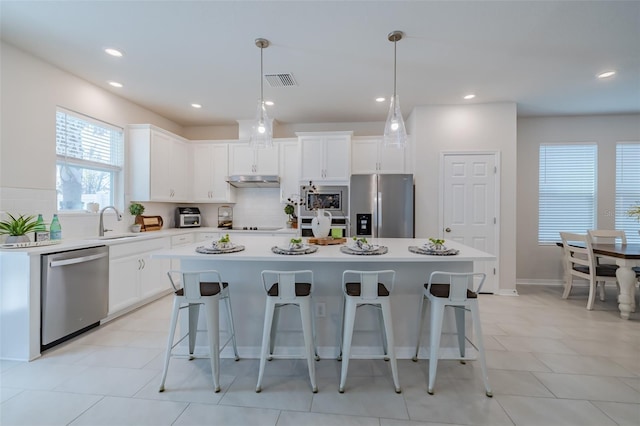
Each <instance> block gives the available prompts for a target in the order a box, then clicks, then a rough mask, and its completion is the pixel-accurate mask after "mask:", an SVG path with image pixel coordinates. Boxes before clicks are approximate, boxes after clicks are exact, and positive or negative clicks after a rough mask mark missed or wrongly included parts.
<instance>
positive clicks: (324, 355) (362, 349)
mask: <svg viewBox="0 0 640 426" xmlns="http://www.w3.org/2000/svg"><path fill="white" fill-rule="evenodd" d="M207 350H208V348H207V347H204V346H196V352H197V353H206V352H207ZM260 350H261V348H260V347H259V346H241V347H238V355H240V358H244V359H260ZM302 350H303V348H301V347H277V348H276V354H278V355H281V356H283V357H286V358H304V355H303V354H302ZM415 350H416V348H414V347H408V346H401V347H396V358H397V359H411V358H413V355H414V354H415ZM338 352H339V349H338V347H337V346H320V347H318V355H319V356H320V359H336V357H337V356H338ZM465 352H466V353H465V357H464V358H461V357H460V354H459V352H458V348H457V347H451V348H440V354H439V355H440V356H439V358H438V359H464V360H474V359H476V358H477V354H478V352H477V351H476V349H475V348H474V347H473V346H467V348H466V349H465ZM351 354H352V355H351V359H372V358H377V357H380V356H382V352H381V348H375V347H369V346H354V347H353V348H351ZM234 356H235V355H234V353H233V348H232V347H229V346H227V347H226V348H224V349H223V350H222V352H220V358H234ZM418 358H419V359H429V351H428V348H421V349H420V352H419V353H418Z"/></svg>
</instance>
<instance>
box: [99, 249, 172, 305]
mask: <svg viewBox="0 0 640 426" xmlns="http://www.w3.org/2000/svg"><path fill="white" fill-rule="evenodd" d="M169 247H170V239H169V238H166V237H165V238H157V239H153V240H146V241H136V242H131V243H125V244H118V245H113V246H111V247H109V259H110V260H109V315H112V314H115V313H117V312H120V311H124V310H126V309H127V308H130V307H132V306H135V305H136V304H138V303H140V302H142V301H145V300H147V299H149V298H152V297H153V296H156V295H158V294H160V293H163V292H165V291H166V290H169V289H170V284H169V280H168V278H167V275H166V272H167V271H168V270H169V268H170V265H171V263H170V260H169V259H151V253H152V252H154V251H156V250H160V249H167V248H169Z"/></svg>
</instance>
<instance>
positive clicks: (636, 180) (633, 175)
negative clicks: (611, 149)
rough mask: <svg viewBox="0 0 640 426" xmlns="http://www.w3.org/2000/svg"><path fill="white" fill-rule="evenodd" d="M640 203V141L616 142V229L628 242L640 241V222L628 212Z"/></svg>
mask: <svg viewBox="0 0 640 426" xmlns="http://www.w3.org/2000/svg"><path fill="white" fill-rule="evenodd" d="M637 205H640V141H633V142H618V143H616V216H615V221H616V223H615V226H616V229H620V230H624V231H625V234H626V236H627V242H629V243H640V235H639V234H638V232H639V231H640V223H639V222H638V220H637V219H636V218H633V217H630V216H629V215H628V214H627V212H628V211H629V209H630V208H631V207H632V206H637Z"/></svg>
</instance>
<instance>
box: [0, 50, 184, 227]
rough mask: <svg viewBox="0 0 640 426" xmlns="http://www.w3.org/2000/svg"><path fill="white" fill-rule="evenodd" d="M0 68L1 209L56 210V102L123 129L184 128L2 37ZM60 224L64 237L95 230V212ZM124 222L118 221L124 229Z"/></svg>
mask: <svg viewBox="0 0 640 426" xmlns="http://www.w3.org/2000/svg"><path fill="white" fill-rule="evenodd" d="M0 67H1V68H0V70H1V73H0V92H1V93H2V100H1V104H0V105H1V110H2V123H1V124H2V126H1V131H0V211H9V212H12V213H17V214H37V213H43V214H44V215H45V220H47V221H48V220H50V218H51V216H52V215H53V213H55V209H56V192H55V188H56V182H55V175H56V172H55V163H56V153H55V152H56V151H55V147H56V142H55V141H56V133H55V114H56V107H57V106H61V107H64V108H67V109H69V110H72V111H77V112H81V113H83V114H86V115H89V116H91V117H94V118H96V119H99V120H102V121H105V122H107V123H110V124H113V125H116V126H120V127H123V128H124V127H125V126H126V125H127V124H131V123H151V124H155V125H157V126H159V127H162V128H164V129H167V130H169V131H171V132H174V133H176V134H181V132H182V128H181V127H180V126H179V125H177V124H176V123H174V122H172V121H170V120H167V119H165V118H163V117H161V116H159V115H158V114H155V113H153V112H151V111H148V110H146V109H144V108H142V107H140V106H138V105H136V104H134V103H132V102H129V101H127V100H125V99H123V98H121V97H119V96H117V95H115V94H114V93H115V92H116V90H114V91H113V92H114V93H112V92H111V91H108V90H105V89H102V88H100V87H98V86H95V85H93V84H91V83H88V82H87V81H85V80H82V79H80V78H78V77H75V76H73V75H71V74H69V73H67V72H65V71H62V70H60V69H59V68H56V67H54V66H52V65H50V64H48V63H46V62H43V61H41V60H39V59H38V58H36V57H34V56H32V55H29V54H27V53H24V52H23V51H21V50H19V49H16V48H15V47H13V46H11V45H9V44H6V43H4V42H2V43H1V44H0ZM125 187H126V186H125ZM127 199H128V198H127ZM61 223H62V227H63V233H64V235H65V237H71V236H76V235H77V234H80V235H82V234H84V233H85V232H88V230H95V232H96V233H97V229H98V221H97V215H95V214H94V215H89V214H87V215H72V216H68V217H66V218H65V217H61ZM127 224H130V223H125V221H123V222H119V223H118V224H117V225H119V226H121V227H122V228H123V229H126V225H127ZM65 225H66V226H65ZM65 230H66V231H67V232H65Z"/></svg>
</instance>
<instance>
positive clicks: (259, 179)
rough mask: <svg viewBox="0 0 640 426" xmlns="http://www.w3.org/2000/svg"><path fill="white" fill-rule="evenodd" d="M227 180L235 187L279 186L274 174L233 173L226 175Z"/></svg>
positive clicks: (278, 180) (278, 179)
mask: <svg viewBox="0 0 640 426" xmlns="http://www.w3.org/2000/svg"><path fill="white" fill-rule="evenodd" d="M227 182H229V185H231V186H233V187H235V188H279V187H280V178H279V177H278V176H276V175H233V176H227Z"/></svg>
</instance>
